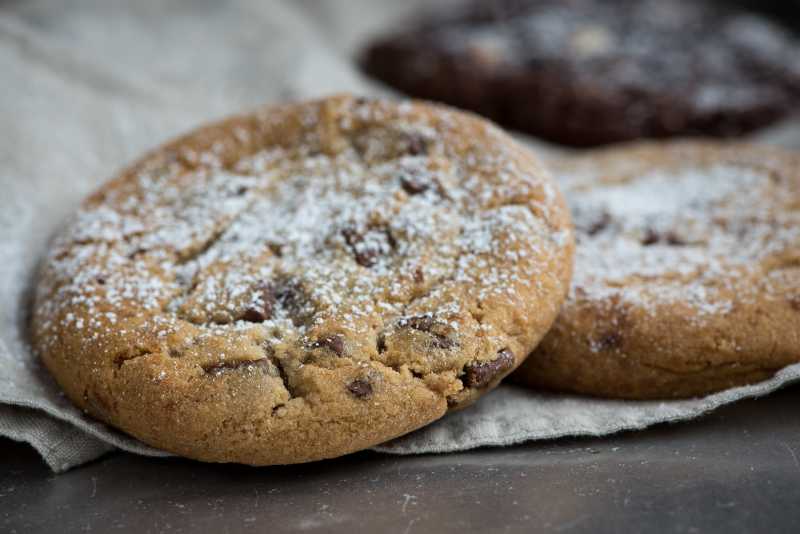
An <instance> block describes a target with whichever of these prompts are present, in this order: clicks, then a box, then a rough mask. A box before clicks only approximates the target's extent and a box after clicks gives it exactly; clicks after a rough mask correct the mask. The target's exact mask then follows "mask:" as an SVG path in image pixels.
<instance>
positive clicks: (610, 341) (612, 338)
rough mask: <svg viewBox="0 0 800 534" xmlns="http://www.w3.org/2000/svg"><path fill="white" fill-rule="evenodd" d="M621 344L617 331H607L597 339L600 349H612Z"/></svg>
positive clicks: (620, 337)
mask: <svg viewBox="0 0 800 534" xmlns="http://www.w3.org/2000/svg"><path fill="white" fill-rule="evenodd" d="M620 346H622V335H621V334H620V333H619V332H607V333H605V334H603V335H602V336H600V339H598V340H597V347H598V348H599V349H600V350H612V349H616V348H619V347H620Z"/></svg>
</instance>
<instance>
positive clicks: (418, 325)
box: [398, 315, 457, 349]
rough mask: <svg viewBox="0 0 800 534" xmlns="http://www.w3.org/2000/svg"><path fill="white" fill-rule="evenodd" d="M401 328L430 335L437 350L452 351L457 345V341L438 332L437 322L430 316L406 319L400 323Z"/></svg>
mask: <svg viewBox="0 0 800 534" xmlns="http://www.w3.org/2000/svg"><path fill="white" fill-rule="evenodd" d="M398 324H399V326H400V327H407V328H411V329H413V330H419V331H420V332H425V333H427V334H430V335H431V337H432V339H433V342H432V345H433V347H434V348H437V349H450V348H453V347H455V346H456V345H457V343H456V342H455V341H453V340H452V339H450V338H449V337H447V336H446V335H444V334H442V333H441V332H436V331H435V328H436V326H437V323H436V321H435V320H434V318H433V317H431V316H430V315H416V316H413V317H406V318H403V319H401V320H400V322H399V323H398Z"/></svg>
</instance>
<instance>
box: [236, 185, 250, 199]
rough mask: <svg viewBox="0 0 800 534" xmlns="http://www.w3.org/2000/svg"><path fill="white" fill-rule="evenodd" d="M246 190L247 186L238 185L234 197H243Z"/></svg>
mask: <svg viewBox="0 0 800 534" xmlns="http://www.w3.org/2000/svg"><path fill="white" fill-rule="evenodd" d="M247 190H248V188H247V186H244V185H240V186H239V187H237V188H236V196H239V197H240V196H243V195H244V194H245V193H247Z"/></svg>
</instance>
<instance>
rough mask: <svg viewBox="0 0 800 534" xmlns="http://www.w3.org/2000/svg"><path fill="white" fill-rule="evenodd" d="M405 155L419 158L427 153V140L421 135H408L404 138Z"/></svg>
mask: <svg viewBox="0 0 800 534" xmlns="http://www.w3.org/2000/svg"><path fill="white" fill-rule="evenodd" d="M406 153H407V154H409V155H411V156H420V155H423V154H427V153H428V140H427V139H425V138H424V137H422V136H421V135H415V134H408V136H407V137H406Z"/></svg>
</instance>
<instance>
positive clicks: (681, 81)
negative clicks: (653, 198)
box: [362, 0, 800, 146]
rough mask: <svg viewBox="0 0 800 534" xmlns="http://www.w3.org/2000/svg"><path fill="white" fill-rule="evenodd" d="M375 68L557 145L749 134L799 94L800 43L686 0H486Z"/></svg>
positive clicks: (372, 57) (369, 57) (370, 52)
mask: <svg viewBox="0 0 800 534" xmlns="http://www.w3.org/2000/svg"><path fill="white" fill-rule="evenodd" d="M362 64H363V68H364V69H365V70H366V72H368V73H369V74H371V75H373V76H375V77H376V78H379V79H381V80H383V81H385V82H386V83H388V84H390V85H392V86H394V87H396V88H398V89H400V90H402V91H405V92H407V93H409V94H412V95H414V96H419V97H423V98H429V99H434V100H441V101H444V102H448V103H450V104H453V105H456V106H459V107H463V108H466V109H471V110H474V111H477V112H479V113H482V114H483V115H485V116H488V117H490V118H492V119H495V120H497V121H498V122H500V123H502V124H504V125H506V126H509V127H512V128H516V129H519V130H522V131H525V132H528V133H530V134H533V135H536V136H540V137H543V138H547V139H550V140H553V141H556V142H560V143H564V144H568V145H576V146H590V145H598V144H603V143H609V142H616V141H623V140H629V139H636V138H643V137H645V138H661V137H669V136H676V135H711V136H719V137H730V136H737V135H741V134H743V133H746V132H749V131H751V130H754V129H756V128H759V127H762V126H765V125H768V124H770V123H773V122H775V121H776V120H778V119H780V118H782V117H784V116H785V115H787V114H788V113H789V112H790V111H791V109H792V107H793V106H795V105H797V103H798V101H800V44H799V43H798V41H797V40H796V39H795V38H794V36H792V35H791V34H790V33H788V32H787V30H785V29H783V28H781V27H780V26H778V25H776V24H774V23H771V22H770V21H768V20H767V19H765V18H763V17H760V16H758V15H755V14H753V13H751V12H747V11H742V10H734V9H731V8H727V7H725V6H720V5H718V4H713V3H708V2H689V1H679V0H612V1H601V0H500V1H493V2H484V1H480V2H473V3H471V4H467V5H466V6H464V7H463V8H462V9H461V10H460V11H458V12H455V13H450V14H447V15H429V16H428V17H426V18H423V19H422V20H421V21H420V22H417V23H416V25H412V26H411V27H410V28H408V29H405V30H402V31H400V32H398V33H395V34H393V35H390V36H387V37H385V38H382V39H379V40H377V41H376V42H374V43H372V44H371V45H370V46H369V48H368V49H367V51H366V53H365V55H364V57H363V60H362Z"/></svg>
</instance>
